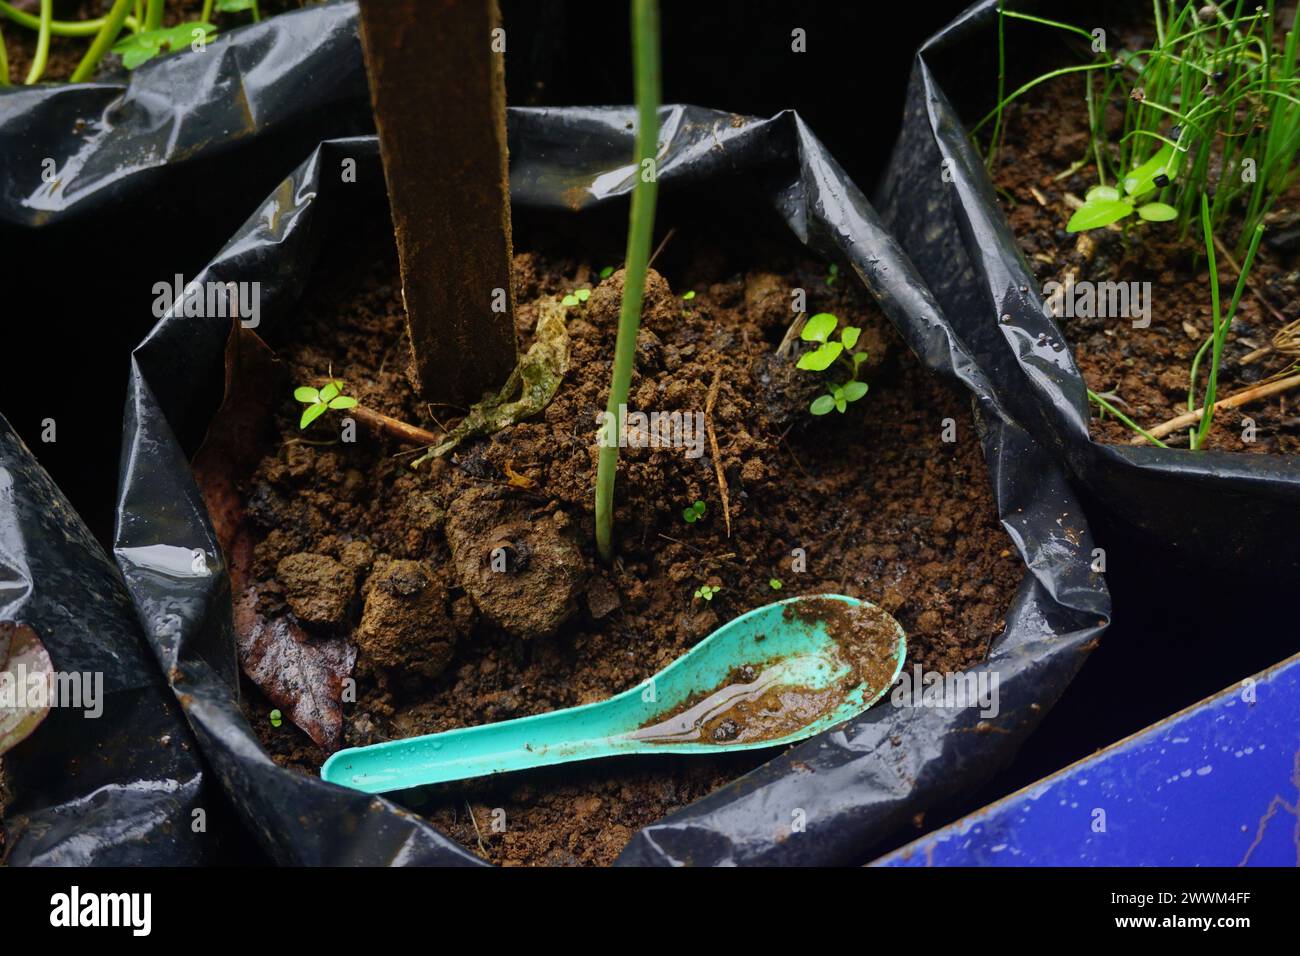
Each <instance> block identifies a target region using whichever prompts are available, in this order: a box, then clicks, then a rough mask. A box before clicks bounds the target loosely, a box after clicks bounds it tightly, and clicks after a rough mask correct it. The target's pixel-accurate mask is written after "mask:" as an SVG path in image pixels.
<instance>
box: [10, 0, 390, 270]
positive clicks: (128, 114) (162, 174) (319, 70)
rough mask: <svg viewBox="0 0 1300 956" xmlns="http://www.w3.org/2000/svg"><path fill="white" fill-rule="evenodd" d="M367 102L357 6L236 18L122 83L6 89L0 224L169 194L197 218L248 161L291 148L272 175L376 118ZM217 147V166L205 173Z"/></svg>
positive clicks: (41, 221)
mask: <svg viewBox="0 0 1300 956" xmlns="http://www.w3.org/2000/svg"><path fill="white" fill-rule="evenodd" d="M369 107H370V101H369V94H368V92H367V88H366V77H365V72H364V69H363V66H362V59H361V49H360V44H359V43H358V41H357V31H356V5H355V3H329V4H323V5H319V6H312V7H310V8H307V9H303V10H297V11H290V12H287V13H284V14H280V15H278V16H275V17H272V18H270V19H268V20H264V21H262V22H261V23H255V24H251V25H249V26H246V27H240V28H238V29H235V30H232V31H230V32H228V33H223V34H219V35H217V36H216V37H214V38H213V39H212V41H211V42H210V43H209V44H208V45H207V47H206V49H205V50H204V51H202V52H201V53H195V52H187V53H182V54H178V55H174V56H164V57H161V58H159V59H157V60H154V61H151V62H149V63H146V64H145V65H144V66H141V67H140V68H139V69H137V70H135V71H133V72H132V73H130V74H129V76H128V75H125V74H124V75H123V76H122V78H121V79H120V80H116V79H115V80H112V81H107V82H95V83H76V84H46V85H41V86H33V87H21V86H10V87H4V88H0V223H9V224H13V225H17V226H26V227H32V226H46V225H53V224H55V223H59V222H62V221H65V220H71V219H74V218H76V217H81V216H85V215H90V214H92V213H95V212H99V211H102V210H104V209H106V208H114V209H125V208H127V206H126V204H127V203H130V202H132V201H135V200H139V199H140V198H142V197H144V196H145V195H149V197H150V199H151V200H154V199H156V194H157V193H158V192H159V191H168V192H170V193H172V194H173V195H174V197H175V199H176V204H177V205H184V206H186V207H187V208H189V209H190V210H192V211H193V212H194V213H195V214H196V215H195V217H194V218H191V220H190V221H189V222H188V223H187V228H190V229H193V228H196V227H197V226H198V225H200V224H201V220H202V215H201V211H202V208H203V205H204V204H205V203H212V202H218V201H221V200H222V199H223V198H225V197H224V196H223V191H224V189H225V186H226V184H227V183H229V182H237V181H240V180H241V179H244V178H246V177H247V178H253V174H254V173H255V172H256V171H252V170H248V169H247V168H246V167H247V166H248V165H250V164H261V163H266V162H270V161H274V159H275V156H274V151H275V150H277V149H279V150H283V149H289V150H290V153H289V157H288V158H287V160H286V165H285V167H284V168H277V169H273V170H271V173H270V175H271V176H272V177H273V178H272V180H271V182H274V179H275V178H278V177H280V176H283V175H285V174H286V173H288V172H289V168H290V164H292V163H294V162H297V161H298V160H299V159H301V157H302V156H303V155H305V154H306V152H307V151H308V150H309V149H311V148H312V147H314V146H315V145H316V144H317V143H318V142H320V141H321V140H322V139H324V138H327V137H329V136H340V135H349V134H353V133H361V132H368V131H369V130H370V129H372V128H373V125H372V123H371V121H370V118H369ZM222 156H225V157H227V158H228V164H227V166H226V167H225V168H224V169H223V173H222V175H221V176H219V177H218V176H213V175H211V173H210V170H208V171H207V172H203V171H202V167H201V165H200V163H199V161H200V160H215V159H217V158H219V157H222ZM280 158H281V159H283V157H280ZM47 160H53V161H54V167H53V168H54V170H55V175H54V177H53V179H48V180H47V173H48V171H49V170H48V167H47V165H46V161H47ZM265 188H266V187H263V189H265ZM241 201H242V202H245V203H251V202H253V201H255V197H244V198H243V199H242V200H241ZM224 238H225V236H216V237H214V243H213V248H216V246H217V244H218V243H220V242H221V241H222V240H223V239H224Z"/></svg>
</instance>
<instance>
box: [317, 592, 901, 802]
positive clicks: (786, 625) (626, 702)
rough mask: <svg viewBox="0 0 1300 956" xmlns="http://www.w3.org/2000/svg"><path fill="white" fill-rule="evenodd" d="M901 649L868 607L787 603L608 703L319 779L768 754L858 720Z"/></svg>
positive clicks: (897, 633)
mask: <svg viewBox="0 0 1300 956" xmlns="http://www.w3.org/2000/svg"><path fill="white" fill-rule="evenodd" d="M842 605H848V607H847V608H845V607H843V606H842ZM906 654H907V639H906V636H905V635H904V633H903V629H902V627H900V626H899V624H898V622H897V621H895V620H894V619H893V618H892V617H890V616H889V615H888V614H886V613H885V612H884V611H882V610H880V609H879V608H876V607H875V606H873V605H871V604H867V603H866V602H863V601H858V600H856V599H855V598H851V597H845V596H843V595H840V594H820V595H814V596H811V597H796V598H788V599H787V600H784V601H778V602H776V603H775V604H768V605H767V606H765V607H760V608H755V609H754V610H752V611H749V612H747V613H745V614H742V615H741V616H740V617H738V618H735V619H734V620H731V621H728V622H727V623H726V624H724V625H722V627H720V628H718V629H717V630H716V631H714V632H713V633H712V634H710V635H709V636H708V637H707V638H705V639H704V640H703V641H701V642H700V643H699V644H697V645H695V647H693V648H692V649H691V650H690V651H688V652H687V653H686V654H684V655H682V656H681V657H679V658H678V659H677V660H675V661H673V662H672V663H671V664H669V665H668V666H667V667H665V668H664V669H663V670H661V671H660V672H659V673H657V674H655V675H654V677H651V678H650V679H649V680H647V681H645V682H643V683H642V684H640V685H639V686H637V687H633V688H631V689H630V690H626V691H624V692H623V693H621V694H618V695H617V696H615V697H611V698H610V699H609V700H604V701H599V702H597V703H594V704H583V705H582V706H579V707H570V708H568V709H566V710H556V711H551V712H550V713H546V714H537V715H535V716H532V717H521V718H519V719H517V720H506V721H502V722H500V723H496V724H483V725H481V726H478V727H468V728H465V729H462V730H449V731H446V732H445V733H440V734H429V735H426V736H423V737H410V738H407V739H405V740H390V741H388V742H386V743H382V744H374V745H372V746H369V747H352V748H350V749H347V750H340V751H339V752H338V753H336V754H334V755H333V756H332V757H330V758H329V759H328V760H326V761H325V765H324V766H323V767H321V771H320V773H321V777H322V778H324V779H325V780H328V781H330V782H331V783H337V784H342V785H343V786H345V787H352V788H354V789H356V790H362V791H364V792H366V793H386V792H388V791H391V790H405V789H407V788H410V787H419V786H424V785H426V784H433V783H446V782H447V781H450V780H464V779H468V778H470V777H481V776H486V775H487V774H493V773H504V772H506V771H511V770H524V769H528V768H532V767H545V766H550V765H552V764H558V763H567V762H569V761H573V760H593V759H595V758H598V757H612V756H617V755H620V754H637V753H642V754H643V753H665V752H667V753H683V754H701V753H718V752H720V751H729V750H752V749H754V748H757V747H778V746H781V745H783V744H790V743H794V742H795V741H798V740H804V739H805V738H808V737H811V736H813V735H814V734H817V733H820V732H821V731H823V730H826V729H827V728H830V727H833V726H835V725H836V724H839V723H843V722H844V721H846V720H849V719H850V718H853V717H856V716H857V715H858V714H860V713H862V712H863V711H864V710H866V709H867V708H868V707H870V706H871V705H872V704H874V703H875V702H876V701H877V700H879V699H880V697H881V696H882V695H883V694H884V693H885V691H886V690H888V689H889V688H890V687H891V686H892V685H893V683H894V681H895V680H896V679H897V677H898V675H899V673H900V672H901V671H902V669H903V661H904V658H905V657H906Z"/></svg>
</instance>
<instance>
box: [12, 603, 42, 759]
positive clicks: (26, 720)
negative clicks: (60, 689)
mask: <svg viewBox="0 0 1300 956" xmlns="http://www.w3.org/2000/svg"><path fill="white" fill-rule="evenodd" d="M53 674H54V663H53V661H51V660H50V655H49V653H48V652H47V651H46V650H45V645H44V644H42V643H41V640H40V638H39V637H37V636H36V632H35V631H34V630H32V629H31V628H30V627H28V626H27V625H25V624H15V623H13V622H12V621H0V754H3V753H5V752H6V751H8V750H12V749H13V748H14V747H15V746H17V745H18V744H19V743H21V742H22V741H24V740H26V739H27V738H28V737H30V736H31V735H32V732H33V731H34V730H36V728H37V727H39V726H40V723H41V721H43V720H44V719H45V718H46V717H47V716H48V715H49V713H50V700H49V689H50V685H49V683H48V682H49V680H50V677H51V676H52V675H53ZM33 681H45V682H47V683H46V687H45V692H44V693H41V694H39V695H36V696H34V697H33V698H31V699H30V702H29V696H28V690H29V689H30V688H31V687H32V686H33Z"/></svg>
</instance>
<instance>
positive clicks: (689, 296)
mask: <svg viewBox="0 0 1300 956" xmlns="http://www.w3.org/2000/svg"><path fill="white" fill-rule="evenodd" d="M693 298H695V290H694V289H692V290H691V291H690V292H687V293H686V294H685V295H684V296H682V301H683V302H690V301H691V299H693Z"/></svg>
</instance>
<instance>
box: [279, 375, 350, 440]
mask: <svg viewBox="0 0 1300 956" xmlns="http://www.w3.org/2000/svg"><path fill="white" fill-rule="evenodd" d="M345 387H346V386H345V385H344V384H343V382H342V381H340V380H339V379H337V378H332V377H331V378H330V380H329V381H328V382H326V383H325V384H324V385H323V386H321V387H320V388H318V389H317V388H312V387H311V386H310V385H301V386H299V387H298V388H295V389H294V390H293V397H294V398H296V399H297V400H298V401H300V402H302V403H304V404H305V405H306V406H307V407H306V408H304V409H303V410H302V418H300V419H299V420H298V429H299V430H300V431H301V430H302V429H305V428H306V427H307V426H308V425H310V424H311V423H312V422H314V421H315V420H316V419H318V418H320V417H321V416H322V415H324V414H325V413H326V412H329V411H335V412H340V411H343V410H344V409H346V408H353V407H355V406H356V404H357V400H356V399H355V398H353V397H352V396H351V395H345V394H344V391H343V390H344V388H345Z"/></svg>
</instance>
